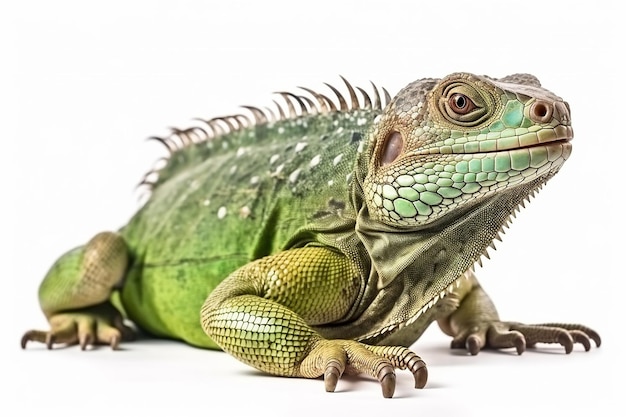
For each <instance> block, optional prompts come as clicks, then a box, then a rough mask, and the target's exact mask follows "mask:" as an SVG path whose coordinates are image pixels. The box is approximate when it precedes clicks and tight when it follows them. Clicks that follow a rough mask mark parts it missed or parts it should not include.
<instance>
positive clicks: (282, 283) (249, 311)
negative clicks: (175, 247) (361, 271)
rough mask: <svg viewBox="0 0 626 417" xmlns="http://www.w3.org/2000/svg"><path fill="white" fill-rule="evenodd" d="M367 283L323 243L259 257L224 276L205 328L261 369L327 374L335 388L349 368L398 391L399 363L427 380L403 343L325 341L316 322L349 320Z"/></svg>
mask: <svg viewBox="0 0 626 417" xmlns="http://www.w3.org/2000/svg"><path fill="white" fill-rule="evenodd" d="M360 286H361V283H360V278H359V275H358V272H356V271H355V270H354V269H353V268H352V265H351V263H350V262H349V260H348V259H347V258H346V257H345V256H344V255H342V254H339V253H336V252H334V251H332V250H329V249H326V248H320V247H309V248H300V249H293V250H289V251H285V252H281V253H279V254H276V255H273V256H269V257H266V258H263V259H260V260H258V261H256V262H253V263H251V264H248V265H246V266H244V267H243V268H241V269H239V270H237V271H236V272H234V273H233V274H232V275H230V276H229V277H228V278H227V279H226V280H224V281H223V282H222V283H221V284H220V285H219V286H218V287H217V288H216V289H215V290H214V291H213V292H212V293H211V295H210V296H209V297H208V298H207V300H206V302H205V303H204V305H203V307H202V312H201V317H202V327H203V329H204V331H205V332H206V333H207V334H208V335H209V336H210V337H211V338H212V339H213V340H214V341H215V342H216V343H217V344H218V345H220V347H221V348H222V349H223V350H224V351H226V352H228V353H230V354H231V355H233V356H234V357H235V358H237V359H239V360H241V361H242V362H244V363H247V364H249V365H251V366H253V367H255V368H257V369H259V370H261V371H264V372H268V373H271V374H275V375H282V376H289V377H304V378H317V377H320V376H324V380H325V386H326V390H327V391H334V390H335V387H336V385H337V381H338V380H339V378H340V377H341V375H342V374H343V373H344V372H349V373H365V374H368V375H370V376H372V377H374V378H377V379H378V380H379V381H380V383H381V386H382V391H383V395H384V396H385V397H391V396H393V392H394V389H395V371H394V368H401V369H409V370H410V371H411V372H412V373H413V375H414V377H415V386H416V388H422V387H423V386H424V385H425V384H426V379H427V371H426V365H425V364H424V362H423V361H422V360H421V359H420V358H419V357H418V356H417V355H416V354H415V353H413V352H411V351H410V350H408V349H406V348H404V347H395V346H367V345H365V344H362V343H359V342H356V341H353V340H327V339H324V338H323V337H322V336H321V335H320V334H319V333H317V332H316V331H315V330H314V329H313V328H312V326H315V325H322V324H326V323H332V322H335V321H337V320H340V319H341V318H343V317H344V316H345V315H346V313H347V312H348V311H349V310H350V308H351V307H352V304H353V303H354V302H355V300H356V297H357V295H358V292H359V289H360Z"/></svg>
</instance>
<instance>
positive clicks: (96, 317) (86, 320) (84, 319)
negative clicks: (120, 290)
mask: <svg viewBox="0 0 626 417" xmlns="http://www.w3.org/2000/svg"><path fill="white" fill-rule="evenodd" d="M48 321H49V323H50V330H49V331H42V330H29V331H27V332H26V333H24V336H22V341H21V344H22V349H24V348H26V344H27V343H28V342H30V341H35V342H41V343H45V344H46V346H47V347H48V349H52V347H53V346H54V345H55V344H65V345H76V344H78V345H79V346H80V348H81V349H82V350H85V349H86V348H87V346H89V345H109V346H111V349H114V350H116V349H117V348H118V346H119V344H120V341H122V340H133V339H134V338H135V331H134V330H133V329H132V328H130V327H128V326H127V325H125V324H124V321H123V318H122V315H121V314H120V313H119V311H117V310H116V309H115V307H113V306H112V305H111V304H109V303H105V304H100V305H98V306H94V307H88V308H84V309H80V310H76V311H68V312H63V313H57V314H54V315H52V316H50V317H48Z"/></svg>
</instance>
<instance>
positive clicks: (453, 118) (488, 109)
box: [437, 81, 495, 127]
mask: <svg viewBox="0 0 626 417" xmlns="http://www.w3.org/2000/svg"><path fill="white" fill-rule="evenodd" d="M440 94H441V95H440V96H439V98H438V99H437V100H438V105H439V110H440V112H441V115H442V116H443V117H444V118H445V119H447V120H448V121H449V122H452V123H453V124H454V125H455V126H465V127H471V126H478V125H480V124H481V123H483V122H485V121H486V120H487V119H488V118H489V116H490V115H491V113H492V111H493V109H494V107H495V106H493V105H489V103H492V102H493V98H492V97H491V95H490V93H489V92H488V91H483V90H480V89H478V88H475V87H474V86H473V85H472V84H470V83H467V82H462V81H453V82H450V83H449V84H444V85H443V86H442V87H441V93H440Z"/></svg>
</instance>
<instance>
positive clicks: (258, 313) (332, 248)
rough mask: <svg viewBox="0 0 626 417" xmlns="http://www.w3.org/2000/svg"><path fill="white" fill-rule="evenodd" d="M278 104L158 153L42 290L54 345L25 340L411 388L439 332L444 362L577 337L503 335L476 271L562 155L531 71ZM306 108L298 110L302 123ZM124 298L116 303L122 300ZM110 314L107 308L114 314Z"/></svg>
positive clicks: (547, 101)
mask: <svg viewBox="0 0 626 417" xmlns="http://www.w3.org/2000/svg"><path fill="white" fill-rule="evenodd" d="M346 85H347V88H348V92H349V97H350V104H347V102H346V100H345V99H344V98H343V97H342V96H341V95H338V101H339V106H338V107H339V108H338V109H337V108H336V107H337V106H336V104H335V103H333V102H331V100H329V99H328V98H326V97H325V96H323V95H321V94H319V93H315V92H313V91H311V90H307V92H308V93H310V96H308V97H303V96H296V95H292V94H288V93H281V94H282V96H283V98H284V99H285V102H286V106H285V107H286V111H288V113H289V114H288V115H287V116H285V115H283V114H282V112H283V111H284V109H282V108H281V109H280V113H281V115H280V116H279V118H278V120H276V121H268V116H269V114H268V113H267V112H264V111H261V110H259V109H257V108H252V107H249V108H248V110H249V111H250V113H251V115H252V116H253V117H254V119H255V120H254V122H253V123H250V120H249V118H245V117H243V116H233V117H226V118H216V119H212V120H210V121H207V122H206V123H207V127H208V130H207V129H206V127H205V128H199V127H196V128H191V129H187V130H175V131H174V132H173V134H172V136H171V137H168V138H156V139H157V140H159V141H161V142H162V143H163V144H165V145H166V146H167V147H168V149H169V150H170V152H171V155H170V156H169V158H168V160H167V163H166V164H165V166H164V167H162V168H160V169H158V170H153V171H151V172H150V173H149V174H148V175H147V176H146V178H145V180H144V183H146V184H150V185H151V188H152V193H151V196H150V199H149V200H148V201H147V203H146V204H145V206H144V207H142V208H141V209H140V210H139V212H138V213H137V214H136V215H135V216H134V217H133V218H132V219H131V220H130V222H129V223H128V224H127V226H125V227H124V228H123V229H121V230H120V231H118V232H103V233H100V234H98V235H96V236H95V237H94V238H93V239H92V240H91V241H90V242H88V243H87V244H86V245H84V246H81V247H78V248H76V249H74V250H72V251H70V252H68V253H67V254H65V255H63V256H62V257H61V258H60V259H59V260H58V261H57V262H56V263H55V265H54V266H53V267H52V268H51V270H50V272H49V273H48V275H47V276H46V278H45V280H44V282H43V283H42V285H41V288H40V294H39V296H40V302H41V306H42V309H43V312H44V314H45V315H46V317H47V318H48V320H49V322H50V326H51V329H50V330H49V331H38V330H31V331H29V332H27V333H26V334H25V335H24V337H23V339H22V346H25V345H26V343H27V342H28V341H40V342H44V343H46V344H47V345H48V347H52V346H53V345H54V344H56V343H67V344H79V345H80V346H81V347H83V348H85V347H86V346H87V345H90V344H109V345H111V346H112V347H114V348H115V347H117V346H118V344H119V342H120V340H122V339H130V338H131V337H132V331H131V330H130V329H129V328H128V327H126V326H125V325H124V323H123V319H122V315H121V313H120V312H119V311H122V312H123V313H124V315H125V316H126V317H127V318H128V319H130V320H132V321H133V322H134V323H135V324H136V325H138V326H139V327H141V328H142V329H144V330H145V331H147V332H149V333H151V334H153V335H155V336H162V337H168V338H176V339H180V340H183V341H185V342H187V343H190V344H192V345H195V346H200V347H206V348H221V349H223V350H224V351H226V352H228V353H230V354H231V355H233V356H235V357H236V358H238V359H239V360H241V361H243V362H245V363H248V364H250V365H251V366H253V367H255V368H257V369H260V370H262V371H264V372H268V373H272V374H277V375H284V376H293V377H307V378H316V377H320V376H324V379H325V385H326V389H327V390H328V391H333V390H334V389H335V387H336V384H337V382H338V380H339V378H340V377H341V375H342V374H343V373H344V372H348V373H365V374H368V375H370V376H372V377H374V378H377V379H378V380H379V381H380V383H381V387H382V391H383V395H384V396H385V397H391V396H392V395H393V392H394V388H395V373H394V372H395V371H394V369H396V368H399V369H408V370H409V371H410V372H412V373H413V375H414V377H415V386H416V388H421V387H423V386H424V385H425V384H426V379H427V370H426V365H425V364H424V362H423V361H422V360H421V359H420V357H419V356H417V355H416V354H415V353H413V352H412V351H410V350H409V349H408V348H407V347H408V346H410V345H411V344H412V343H413V342H415V340H417V338H419V336H420V335H421V334H422V333H423V332H424V330H425V329H426V328H427V327H428V325H429V324H430V323H432V322H433V321H437V322H438V324H439V326H440V327H441V329H442V330H443V331H444V332H445V333H446V334H449V335H450V336H452V337H453V342H452V347H455V348H457V347H458V348H466V349H467V350H468V351H469V352H470V353H471V354H477V353H478V352H479V351H480V350H481V349H483V348H487V347H489V348H515V349H516V350H517V352H518V353H522V352H523V351H524V350H525V348H526V347H527V346H532V345H534V344H535V343H560V344H562V345H563V346H564V347H565V350H566V352H568V353H569V352H571V351H572V349H573V346H574V344H575V343H581V344H582V345H583V346H584V348H585V350H589V349H590V339H592V340H594V341H595V343H596V345H598V346H599V345H600V337H599V336H598V334H597V333H596V332H595V331H593V330H591V329H589V328H587V327H585V326H581V325H571V324H544V325H523V324H520V323H514V322H502V321H500V319H499V317H498V314H497V312H496V309H495V307H494V305H493V303H492V302H491V300H490V299H489V297H488V296H487V295H486V294H485V292H484V291H483V290H482V289H481V287H480V285H479V284H478V281H477V280H476V277H475V276H474V274H473V272H472V266H473V265H474V263H475V262H477V261H479V260H480V257H481V255H482V254H484V253H485V251H486V248H487V247H488V246H491V245H492V244H493V243H492V242H493V241H494V239H499V232H500V230H501V228H502V227H503V226H504V225H506V224H507V222H508V221H509V217H510V216H511V214H512V213H513V212H514V210H515V209H516V208H517V207H518V206H519V205H520V204H523V202H524V200H525V199H528V198H529V196H532V195H534V193H535V191H536V190H538V189H539V188H540V187H541V186H542V185H543V184H544V183H545V182H546V181H548V180H549V179H550V178H551V177H552V176H554V175H555V174H556V173H557V172H558V170H559V169H560V167H561V166H562V165H563V163H564V162H565V160H566V159H567V158H568V157H569V155H570V153H571V144H570V140H571V139H572V135H573V133H572V128H571V125H570V116H569V107H568V105H567V104H566V103H565V102H564V101H563V100H562V99H561V98H559V97H557V96H555V95H554V94H552V93H551V92H549V91H547V90H545V89H543V88H541V87H540V84H539V82H538V80H537V79H536V78H535V77H533V76H531V75H527V74H516V75H513V76H509V77H505V78H503V79H499V80H495V79H491V78H488V77H481V76H475V75H471V74H465V73H459V74H452V75H450V76H448V77H446V78H444V79H422V80H419V81H416V82H414V83H411V84H409V85H408V86H407V87H405V88H404V89H403V90H402V91H400V92H399V93H398V95H396V96H395V97H394V98H393V100H391V102H390V103H388V104H387V105H386V106H385V108H384V110H383V108H382V107H383V106H382V105H381V103H380V99H379V97H380V96H379V92H378V90H377V89H376V88H375V87H374V98H375V100H373V101H374V103H373V104H372V100H371V98H370V96H369V95H367V94H366V93H365V92H364V91H363V90H360V91H361V92H362V93H363V94H362V99H361V101H362V104H359V103H358V98H357V95H356V93H355V90H354V89H353V88H352V87H351V86H350V85H349V84H348V83H346ZM297 106H299V108H300V110H297ZM116 300H117V301H116ZM114 305H115V307H114Z"/></svg>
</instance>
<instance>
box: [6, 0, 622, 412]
mask: <svg viewBox="0 0 626 417" xmlns="http://www.w3.org/2000/svg"><path fill="white" fill-rule="evenodd" d="M12 3H13V4H12ZM615 3H616V4H617V2H615ZM0 9H1V10H0V16H1V17H0V19H1V21H0V27H1V29H0V30H1V31H2V33H0V35H2V40H1V41H0V42H2V43H1V45H2V47H3V51H2V59H1V64H0V67H1V69H0V71H2V72H6V75H4V76H2V77H1V79H2V83H3V85H2V92H1V93H0V99H1V100H2V105H3V109H2V113H1V115H0V123H2V133H1V137H0V140H1V143H2V145H1V148H0V158H1V162H0V170H1V173H0V174H1V175H0V178H1V181H2V182H1V190H2V194H0V195H1V197H0V212H1V216H0V222H1V223H0V244H1V247H0V257H1V258H0V259H1V260H2V266H3V268H2V271H3V272H2V277H1V278H2V285H1V287H0V288H1V289H0V294H1V297H0V307H1V309H2V310H1V311H0V314H1V316H0V317H2V322H3V323H4V325H3V326H2V327H3V329H2V331H1V332H0V341H1V343H0V349H1V355H0V363H1V366H0V382H2V388H1V390H2V394H0V397H1V398H2V400H0V414H1V415H3V416H6V415H16V414H17V415H21V414H22V413H24V412H28V413H31V412H43V413H45V414H46V415H65V416H75V415H117V416H125V415H138V413H143V412H144V411H145V412H146V414H147V413H148V412H152V413H155V412H159V411H163V412H164V413H166V414H173V415H190V414H192V413H194V414H198V413H202V415H208V414H213V415H220V416H227V415H255V416H256V415H265V414H271V415H275V416H276V415H300V414H307V415H308V414H311V415H312V414H313V413H316V414H322V415H323V414H324V413H326V414H330V415H342V414H343V415H347V413H349V415H359V416H361V415H370V414H380V413H381V412H382V413H385V415H413V414H419V415H452V413H456V414H461V413H462V415H469V416H472V415H483V416H491V415H548V414H555V413H556V415H567V414H572V413H573V414H575V415H578V414H581V415H582V414H583V413H589V414H591V413H593V414H592V415H598V416H606V415H615V414H617V413H618V411H617V410H613V408H612V407H613V406H614V405H616V403H617V390H618V388H619V386H618V384H621V385H622V388H623V376H622V375H623V372H624V366H623V360H622V359H621V357H618V354H617V353H618V348H620V347H622V345H621V344H622V339H623V337H622V334H621V330H619V327H618V325H619V324H622V319H623V317H624V312H623V310H622V308H623V306H622V305H621V304H622V303H620V302H621V299H622V297H623V294H624V293H623V288H624V286H623V280H624V278H625V275H626V274H625V273H624V272H623V269H622V270H620V271H619V272H618V269H617V263H618V260H620V259H623V257H624V237H625V235H624V227H623V223H624V222H623V212H624V201H623V188H624V187H623V186H624V184H623V182H622V181H621V180H622V178H623V177H620V176H619V175H620V174H621V173H622V171H623V166H624V165H623V162H622V161H623V158H624V156H623V149H624V146H623V143H624V138H623V125H624V115H623V113H624V103H625V98H626V95H625V92H624V85H623V83H624V78H623V77H624V71H623V66H622V64H621V63H620V62H621V61H619V59H621V57H620V56H623V54H624V35H623V27H622V25H623V22H622V21H621V18H620V17H619V16H623V11H621V10H620V9H618V8H617V6H613V5H612V3H610V2H606V1H597V0H596V1H593V2H589V1H567V2H565V1H554V2H549V1H545V0H544V1H532V0H527V1H524V2H505V1H483V2H479V1H475V2H469V1H467V2H463V1H459V2H450V1H449V2H446V1H434V0H433V1H429V2H418V1H411V2H400V1H398V2H394V1H386V2H382V1H376V2H374V1H346V2H339V1H325V0H317V1H314V2H289V3H288V2H284V3H283V2H280V1H264V2H252V1H250V2H244V1H229V2H226V1H220V2H210V1H205V2H200V1H177V2H165V1H136V2H130V1H128V2H125V1H124V2H122V1H106V2H81V1H62V0H55V1H50V2H48V1H34V2H33V1H31V2H29V1H24V2H20V3H19V6H18V5H17V2H5V3H3V5H2V6H0ZM456 71H469V72H474V73H478V74H489V75H493V76H504V75H507V74H509V73H514V72H530V73H534V74H535V75H537V76H539V77H540V79H541V80H542V82H543V84H544V86H546V87H547V88H549V89H551V90H553V91H554V92H555V93H557V94H559V95H561V96H563V97H565V98H566V99H567V100H568V101H569V103H570V105H571V108H572V116H573V122H574V131H575V133H576V137H575V140H574V152H573V155H572V157H571V159H570V160H569V161H568V162H567V163H566V165H565V166H564V168H563V169H562V171H561V173H560V175H559V176H557V177H556V178H555V179H554V180H553V181H551V183H550V184H548V186H547V187H546V189H545V190H544V191H542V192H541V193H540V194H539V196H538V198H536V199H535V200H534V201H533V203H532V204H530V207H528V208H527V209H526V210H524V211H523V212H522V213H521V214H520V215H519V216H518V219H517V220H516V221H515V222H514V223H513V226H512V228H511V229H510V231H509V232H507V234H506V235H505V239H504V243H500V244H499V245H498V247H499V249H498V251H496V252H495V253H493V254H492V260H491V261H488V262H487V263H486V264H485V267H484V268H482V269H478V271H477V273H478V274H479V277H481V280H482V282H483V285H484V286H485V288H486V289H487V291H488V292H489V293H490V294H491V295H492V296H493V298H494V300H495V302H496V304H497V305H498V307H499V310H500V312H501V316H502V317H503V318H505V319H513V320H520V321H526V322H541V321H570V322H583V323H585V324H588V325H590V326H592V327H594V328H596V329H597V330H598V331H599V332H600V333H601V334H602V336H603V346H602V347H601V348H600V349H595V348H594V349H593V350H592V351H591V352H589V353H584V352H583V351H582V348H581V347H580V346H578V347H577V348H576V349H575V351H574V352H573V353H572V354H571V355H568V356H566V355H564V354H562V353H561V350H560V348H553V347H543V348H542V349H541V351H539V352H533V351H531V352H527V353H525V354H524V355H522V356H521V357H517V356H516V355H514V354H512V353H511V352H505V353H498V352H482V353H480V354H479V355H478V356H477V357H467V356H465V355H462V354H459V353H457V352H451V351H450V350H449V349H448V345H449V338H447V337H445V336H443V335H442V334H441V332H439V331H438V329H437V328H436V327H433V328H431V329H429V331H428V332H427V334H426V335H425V336H424V338H423V339H422V340H420V341H418V342H417V343H416V344H415V345H414V346H413V348H414V350H415V351H416V352H418V354H420V355H421V356H422V357H423V358H424V359H425V361H426V362H427V363H428V364H429V366H430V380H429V384H428V386H427V389H425V390H422V391H419V392H418V391H414V390H413V389H412V388H411V384H412V381H411V377H410V376H409V375H407V374H405V373H399V375H398V387H397V390H396V397H397V398H396V399H394V400H391V401H389V400H384V399H383V398H382V397H381V395H380V389H379V387H378V386H377V384H376V383H375V382H372V381H369V380H366V379H358V378H352V379H350V380H347V381H341V382H340V383H339V386H338V391H339V392H338V393H336V394H326V393H324V390H323V383H322V382H321V381H315V380H314V381H306V380H289V379H283V378H275V377H267V376H264V375H261V374H259V373H257V372H256V371H254V370H251V369H249V368H247V367H245V366H244V365H241V364H239V363H238V362H237V361H235V360H234V359H232V358H231V357H229V356H227V355H226V354H223V353H221V352H210V351H204V350H198V349H193V348H190V347H187V346H185V345H182V344H179V343H175V342H168V341H142V342H140V343H136V344H127V345H124V350H123V351H121V352H111V351H109V350H108V349H105V348H99V349H96V350H95V351H89V352H80V351H78V349H76V348H68V349H60V350H57V351H54V352H48V351H46V350H45V349H43V348H42V346H37V345H35V344H31V345H29V348H28V349H27V350H26V351H22V350H21V349H20V348H19V339H20V337H21V335H22V333H23V332H24V331H25V330H28V329H31V328H46V326H47V324H46V322H45V319H44V318H43V316H42V315H41V313H40V311H39V309H38V304H37V297H36V292H37V287H38V285H39V282H40V281H41V278H42V277H43V275H44V274H45V272H46V270H47V268H48V267H49V266H50V265H51V263H52V262H53V261H54V260H55V259H56V257H57V256H58V255H59V254H61V253H62V252H64V251H65V250H66V249H68V248H71V247H74V246H76V245H78V244H81V243H84V242H86V241H87V240H88V239H89V238H90V237H91V236H92V235H93V234H95V233H96V232H98V231H101V230H112V229H116V228H118V227H119V226H121V225H122V224H123V223H124V222H125V221H126V220H128V218H129V217H130V216H131V215H132V213H133V212H134V211H135V210H136V209H137V208H138V207H139V203H138V197H139V193H138V192H137V191H136V189H135V188H134V187H135V185H136V184H137V182H138V181H139V180H140V178H141V176H142V174H143V173H144V172H146V171H147V170H148V169H149V168H150V166H151V165H152V163H153V162H154V161H155V160H156V159H157V158H158V157H159V156H161V155H163V149H161V148H160V146H159V145H158V144H156V143H152V142H146V141H145V140H144V139H145V138H147V137H148V136H151V135H159V134H163V133H165V131H166V130H165V129H166V128H167V127H168V126H186V125H187V124H188V123H189V122H190V120H191V118H192V117H210V116H217V115H224V114H229V113H232V112H236V111H238V106H239V105H242V104H251V105H261V106H263V105H266V104H269V103H270V102H271V101H270V100H271V94H270V93H271V92H273V91H279V90H294V89H295V87H296V86H299V85H304V86H308V87H313V88H323V82H330V83H333V84H337V85H338V86H339V85H340V84H341V81H340V79H339V77H338V75H339V74H341V75H344V76H346V77H347V78H348V79H349V80H351V81H352V82H354V83H355V84H357V85H363V86H366V85H367V83H368V81H369V80H373V81H375V82H376V83H378V84H380V85H383V86H386V87H387V88H388V89H389V91H390V92H391V93H392V94H393V93H395V92H396V91H397V90H398V89H399V88H401V87H403V86H404V85H406V84H407V83H409V82H411V81H413V80H414V79H416V78H422V77H441V76H444V75H446V74H448V73H451V72H456ZM619 168H622V169H619ZM622 327H623V326H622ZM621 356H623V355H621ZM618 375H619V380H618ZM618 381H619V382H618ZM620 391H621V389H620ZM3 408H5V409H6V410H7V411H5V410H2V409H3ZM11 409H12V410H13V411H10V410H11ZM17 410H20V411H17ZM141 410H143V411H141ZM253 413H254V414H253ZM33 415H35V414H33Z"/></svg>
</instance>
